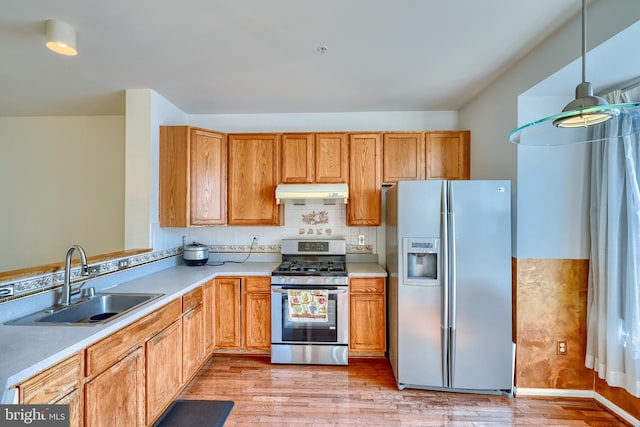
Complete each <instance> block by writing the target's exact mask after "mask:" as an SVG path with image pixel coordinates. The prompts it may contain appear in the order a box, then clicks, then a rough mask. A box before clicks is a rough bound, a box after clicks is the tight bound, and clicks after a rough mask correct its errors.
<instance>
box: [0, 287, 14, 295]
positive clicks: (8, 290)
mask: <svg viewBox="0 0 640 427" xmlns="http://www.w3.org/2000/svg"><path fill="white" fill-rule="evenodd" d="M12 295H13V284H11V285H3V286H0V298H4V297H10V296H12Z"/></svg>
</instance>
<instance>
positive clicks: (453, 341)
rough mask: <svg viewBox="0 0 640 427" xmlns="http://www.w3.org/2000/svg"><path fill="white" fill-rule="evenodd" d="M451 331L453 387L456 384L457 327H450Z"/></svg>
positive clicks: (450, 380) (450, 379)
mask: <svg viewBox="0 0 640 427" xmlns="http://www.w3.org/2000/svg"><path fill="white" fill-rule="evenodd" d="M449 332H450V334H451V337H450V338H449V342H450V343H451V347H450V351H449V370H448V372H449V387H453V386H454V384H455V374H456V370H455V366H456V345H455V343H456V328H450V329H449Z"/></svg>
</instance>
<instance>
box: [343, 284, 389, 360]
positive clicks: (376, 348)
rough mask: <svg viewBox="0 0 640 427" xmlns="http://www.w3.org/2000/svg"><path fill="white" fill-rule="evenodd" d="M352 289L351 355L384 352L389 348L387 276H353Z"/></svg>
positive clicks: (350, 290) (350, 308) (379, 353)
mask: <svg viewBox="0 0 640 427" xmlns="http://www.w3.org/2000/svg"><path fill="white" fill-rule="evenodd" d="M349 292H350V304H349V305H350V307H349V354H350V355H358V354H363V355H365V354H370V355H381V354H384V352H385V351H386V349H387V315H386V311H387V304H386V293H385V279H384V278H383V277H371V278H368V277H367V278H352V279H351V280H350V281H349Z"/></svg>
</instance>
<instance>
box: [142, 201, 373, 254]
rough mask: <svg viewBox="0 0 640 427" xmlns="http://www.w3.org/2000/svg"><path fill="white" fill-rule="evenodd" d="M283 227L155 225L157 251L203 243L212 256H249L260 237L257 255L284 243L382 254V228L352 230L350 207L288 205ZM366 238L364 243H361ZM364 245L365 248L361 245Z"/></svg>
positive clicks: (309, 204)
mask: <svg viewBox="0 0 640 427" xmlns="http://www.w3.org/2000/svg"><path fill="white" fill-rule="evenodd" d="M282 209H283V210H284V221H283V225H281V226H214V227H192V228H160V227H159V225H158V224H157V223H156V224H154V225H153V229H152V231H153V240H154V242H153V247H154V248H163V247H165V248H168V247H175V246H180V245H182V237H183V236H184V237H185V239H186V242H187V243H191V242H199V243H202V244H205V245H207V246H209V248H210V250H211V251H212V252H248V251H249V248H250V247H251V237H252V236H257V237H258V242H257V244H256V245H254V247H253V251H254V252H267V253H269V252H274V253H275V252H280V240H282V239H301V238H302V239H306V238H309V239H322V238H324V239H327V238H329V239H345V240H346V242H347V252H349V253H362V254H373V253H377V252H378V249H379V248H378V247H377V245H378V242H377V232H378V227H348V226H347V225H346V224H347V218H346V205H344V204H336V205H324V204H323V203H322V201H309V202H307V204H306V205H292V204H287V205H284V206H283V207H282ZM361 236H362V240H363V242H360V240H361V239H360V237H361ZM360 243H362V244H360Z"/></svg>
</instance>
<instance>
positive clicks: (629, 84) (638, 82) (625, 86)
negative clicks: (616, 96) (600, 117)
mask: <svg viewBox="0 0 640 427" xmlns="http://www.w3.org/2000/svg"><path fill="white" fill-rule="evenodd" d="M638 86H640V77H636V78H635V79H631V80H627V81H626V82H624V83H622V84H621V85H619V86H611V87H608V88H607V89H605V90H603V91H602V92H600V94H607V93H611V92H613V91H615V90H620V91H622V92H626V91H628V90H631V89H635V88H637V87H638Z"/></svg>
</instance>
